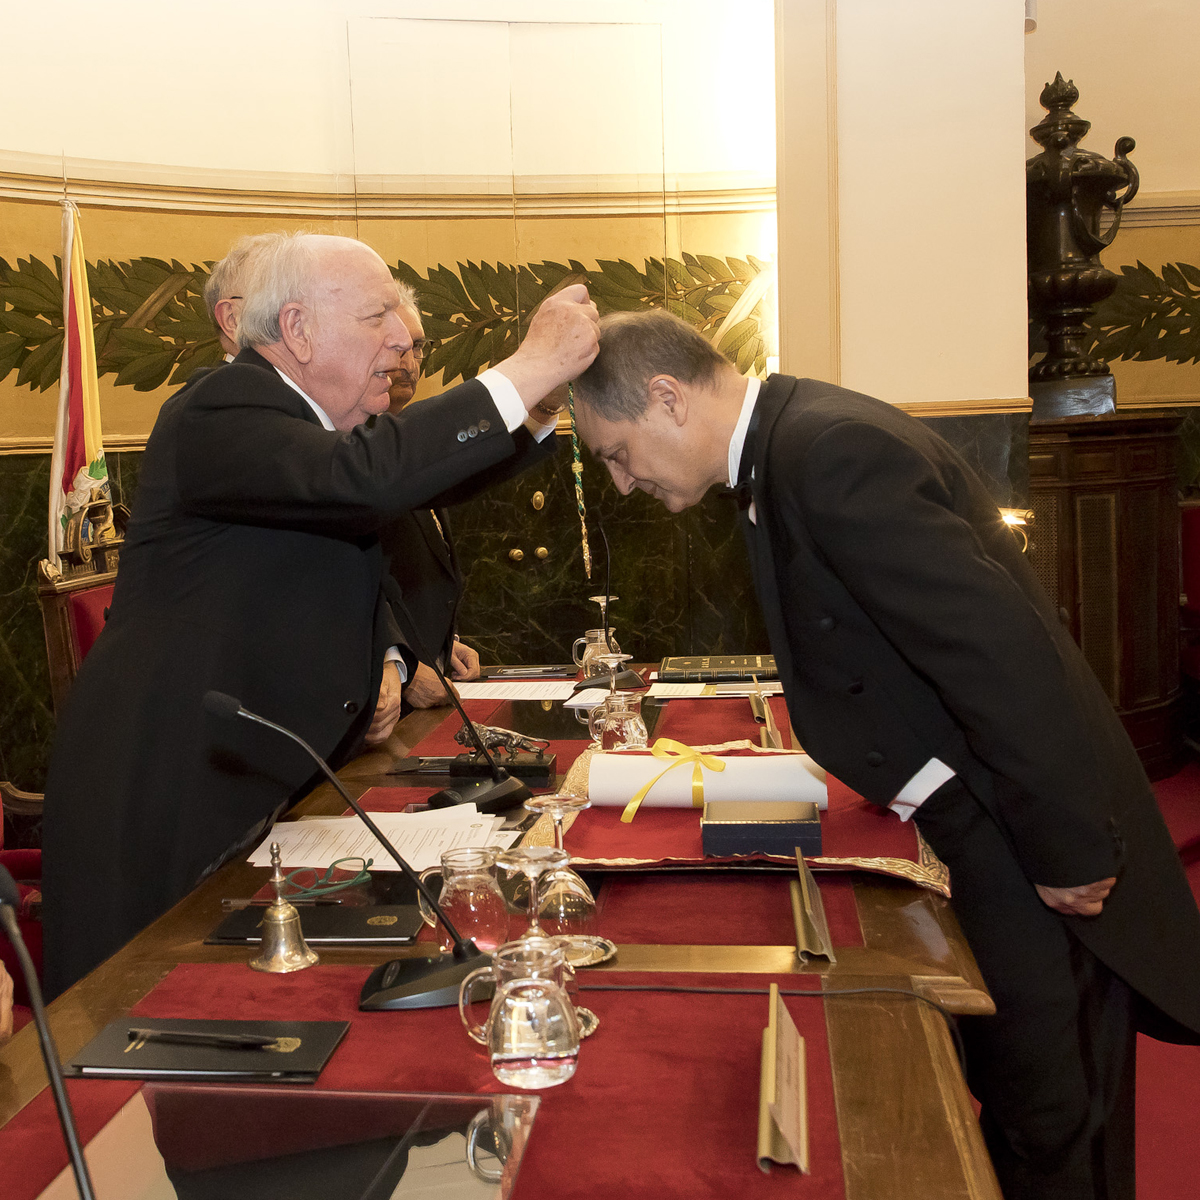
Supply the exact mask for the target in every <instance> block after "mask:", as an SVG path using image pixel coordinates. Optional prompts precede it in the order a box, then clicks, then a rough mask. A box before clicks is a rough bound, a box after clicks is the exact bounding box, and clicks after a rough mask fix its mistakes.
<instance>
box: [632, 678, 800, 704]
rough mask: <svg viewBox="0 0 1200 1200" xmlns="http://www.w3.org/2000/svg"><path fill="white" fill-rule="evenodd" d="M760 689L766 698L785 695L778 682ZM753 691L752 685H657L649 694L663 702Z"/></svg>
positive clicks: (762, 686)
mask: <svg viewBox="0 0 1200 1200" xmlns="http://www.w3.org/2000/svg"><path fill="white" fill-rule="evenodd" d="M759 687H761V688H762V694H763V695H764V696H782V695H783V684H782V683H780V682H779V681H778V680H771V681H768V682H767V683H762V684H759ZM753 691H754V685H753V684H752V683H655V684H651V686H650V693H649V694H650V695H651V696H653V697H655V698H656V699H663V700H683V699H692V700H695V699H698V698H699V699H705V698H711V697H713V696H725V697H728V696H749V695H751V694H752V693H753Z"/></svg>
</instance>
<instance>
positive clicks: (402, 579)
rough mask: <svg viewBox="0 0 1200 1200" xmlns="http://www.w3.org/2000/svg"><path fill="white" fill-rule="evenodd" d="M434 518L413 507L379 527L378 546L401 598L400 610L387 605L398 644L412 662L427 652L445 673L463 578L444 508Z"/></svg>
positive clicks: (423, 656) (426, 511) (424, 659)
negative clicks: (407, 651)
mask: <svg viewBox="0 0 1200 1200" xmlns="http://www.w3.org/2000/svg"><path fill="white" fill-rule="evenodd" d="M434 518H435V513H434V511H433V510H432V509H429V508H414V509H413V510H412V512H407V513H404V514H403V516H401V517H399V518H398V519H397V520H395V521H392V522H391V523H390V524H388V526H387V527H386V528H385V529H382V530H380V533H379V544H380V546H382V548H383V553H384V555H385V556H386V558H387V570H388V571H389V572H390V574H391V576H392V578H393V579H394V580H395V581H396V583H397V584H398V585H399V588H400V594H401V597H402V599H403V608H402V607H401V606H400V605H398V604H395V603H393V605H392V610H393V615H394V616H395V618H396V623H397V624H398V625H399V627H400V632H401V642H402V645H403V646H405V647H408V648H409V649H411V650H412V652H413V655H414V657H415V659H416V660H418V661H421V662H428V661H429V658H428V657H426V656H427V655H428V656H432V657H433V658H434V659H436V660H437V664H438V666H440V667H441V668H442V670H444V671H447V672H448V671H449V669H450V650H451V647H452V646H453V644H454V633H455V628H456V625H457V615H458V602H459V600H460V599H461V598H462V591H463V579H462V572H461V571H460V570H459V566H458V555H457V554H456V553H455V551H454V543H453V541H452V540H451V537H450V521H449V517H448V516H447V513H446V510H445V509H444V508H441V509H438V510H437V513H436V521H435V519H434ZM439 524H440V526H441V532H439V531H438V525H439ZM405 609H407V613H406V612H405V611H404V610H405ZM410 615H411V622H410V620H409V616H410ZM410 678H411V674H410Z"/></svg>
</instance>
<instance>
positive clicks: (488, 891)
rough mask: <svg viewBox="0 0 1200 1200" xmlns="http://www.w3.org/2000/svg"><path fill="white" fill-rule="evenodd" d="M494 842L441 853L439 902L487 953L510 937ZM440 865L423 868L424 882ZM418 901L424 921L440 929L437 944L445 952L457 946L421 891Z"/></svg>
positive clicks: (422, 876)
mask: <svg viewBox="0 0 1200 1200" xmlns="http://www.w3.org/2000/svg"><path fill="white" fill-rule="evenodd" d="M498 853H499V850H498V849H496V848H495V847H494V846H482V847H481V846H474V847H472V846H461V847H459V848H457V849H454V850H447V851H446V852H445V853H444V854H443V855H442V866H441V876H442V891H441V894H440V895H439V896H438V903H439V904H441V906H442V908H444V909H445V910H446V915H447V916H448V917H449V918H450V920H451V922H452V923H453V924H454V926H455V927H456V928H457V929H458V932H459V933H461V934H462V936H463V937H464V938H467V939H468V940H470V941H474V943H475V945H476V946H478V947H479V949H480V950H482V951H483V952H484V953H485V954H490V953H491V952H492V951H493V950H495V949H496V947H497V946H502V945H503V944H504V943H505V942H507V941H508V906H507V905H506V904H505V902H504V893H503V892H502V891H501V890H500V884H499V883H498V882H497V881H496V855H497V854H498ZM437 871H438V868H437V867H430V868H428V870H425V871H422V872H421V882H422V883H427V882H428V877H429V876H430V875H433V874H436V873H437ZM417 903H418V904H419V905H420V906H421V916H422V917H424V919H425V924H426V925H429V926H432V927H433V928H434V929H435V930H437V932H438V945H439V946H440V947H441V950H442V953H443V954H448V953H449V952H450V951H451V950H453V949H454V939H453V938H451V936H450V934H449V933H447V932H446V929H445V927H444V926H443V925H442V923H441V922H440V921H439V920H438V919H437V917H436V916H435V915H434V913H433V910H432V909H431V908H430V907H429V905H428V904H427V903H426V901H425V897H424V896H422V895H421V893H420V892H418V893H417Z"/></svg>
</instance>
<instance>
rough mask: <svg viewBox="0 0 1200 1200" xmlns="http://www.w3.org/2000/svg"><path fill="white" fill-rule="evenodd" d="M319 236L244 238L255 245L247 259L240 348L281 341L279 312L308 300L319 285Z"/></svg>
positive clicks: (238, 341)
mask: <svg viewBox="0 0 1200 1200" xmlns="http://www.w3.org/2000/svg"><path fill="white" fill-rule="evenodd" d="M318 237H320V235H319V234H311V233H264V234H259V235H258V236H257V237H255V238H244V239H243V242H250V241H252V242H254V243H256V244H255V245H254V246H252V247H251V248H250V251H249V252H248V253H247V255H246V260H245V266H246V270H245V277H244V279H243V283H242V294H243V296H244V297H245V299H244V300H243V301H242V314H241V317H240V318H239V320H238V329H237V344H238V346H239V347H240V348H242V349H243V350H244V349H245V348H246V347H247V346H268V345H270V344H272V343H273V342H278V341H279V340H280V339H281V337H282V336H283V335H282V332H281V330H280V328H279V311H280V309H282V308H283V306H284V305H285V304H293V303H296V302H298V301H304V300H307V299H308V298H309V293H310V292H311V290H312V287H313V284H314V283H315V282H316V280H315V278H314V276H315V273H316V270H315V269H316V263H317V238H318ZM243 242H239V243H238V246H241V245H242V244H243ZM236 249H237V247H235V251H236Z"/></svg>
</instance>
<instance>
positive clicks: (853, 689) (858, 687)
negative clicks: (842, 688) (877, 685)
mask: <svg viewBox="0 0 1200 1200" xmlns="http://www.w3.org/2000/svg"><path fill="white" fill-rule="evenodd" d="M862 690H863V682H862V680H861V679H856V680H855V681H854V682H853V683H852V684H851V685H850V686H849V687H848V688H847V689H846V691H848V692H849V693H850V695H852V696H861V695H862Z"/></svg>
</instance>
